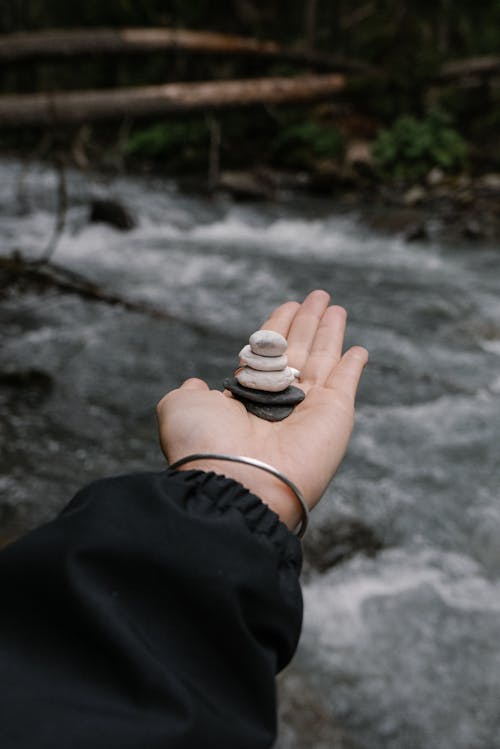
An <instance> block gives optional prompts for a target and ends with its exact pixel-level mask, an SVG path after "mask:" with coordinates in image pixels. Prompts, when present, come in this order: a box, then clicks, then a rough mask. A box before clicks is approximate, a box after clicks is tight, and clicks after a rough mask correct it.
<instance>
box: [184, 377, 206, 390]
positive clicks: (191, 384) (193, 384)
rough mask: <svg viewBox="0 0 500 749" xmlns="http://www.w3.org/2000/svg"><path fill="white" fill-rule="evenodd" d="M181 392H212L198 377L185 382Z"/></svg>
mask: <svg viewBox="0 0 500 749" xmlns="http://www.w3.org/2000/svg"><path fill="white" fill-rule="evenodd" d="M179 390H210V388H209V387H208V385H207V383H206V382H205V381H204V380H200V379H199V378H198V377H190V378H189V379H188V380H184V382H183V383H182V385H181V386H180V388H179Z"/></svg>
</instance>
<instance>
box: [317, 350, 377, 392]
mask: <svg viewBox="0 0 500 749" xmlns="http://www.w3.org/2000/svg"><path fill="white" fill-rule="evenodd" d="M367 362H368V351H367V350H366V349H365V348H363V347H362V346H353V347H352V348H350V349H349V351H346V353H345V354H344V356H343V357H342V359H341V360H340V362H339V363H338V364H337V366H336V367H334V368H333V370H332V372H331V373H330V375H329V376H328V378H327V380H326V387H327V388H330V389H331V390H337V391H338V392H340V393H342V394H343V395H347V397H348V398H349V399H351V400H353V401H354V398H355V397H356V391H357V389H358V385H359V380H360V378H361V374H362V372H363V369H364V368H365V366H366V363H367Z"/></svg>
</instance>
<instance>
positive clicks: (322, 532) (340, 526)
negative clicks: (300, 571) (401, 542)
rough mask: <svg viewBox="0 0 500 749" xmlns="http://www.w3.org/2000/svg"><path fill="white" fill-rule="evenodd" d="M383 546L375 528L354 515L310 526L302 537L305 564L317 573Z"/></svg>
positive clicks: (376, 551)
mask: <svg viewBox="0 0 500 749" xmlns="http://www.w3.org/2000/svg"><path fill="white" fill-rule="evenodd" d="M382 548H383V543H382V541H381V539H380V538H379V537H378V536H377V534H376V533H375V531H374V530H373V529H372V528H370V526H368V525H366V523H363V522H362V521H361V520H358V519H357V518H341V519H338V520H337V521H335V522H334V523H332V524H331V525H328V526H321V527H319V528H311V530H310V531H309V533H308V535H307V536H306V537H305V539H304V555H305V559H306V563H307V564H308V565H309V566H310V567H311V568H312V569H314V570H316V571H317V572H325V571H326V570H328V569H330V567H334V566H335V565H337V564H341V563H342V562H345V561H346V560H347V559H350V558H351V557H352V556H354V555H355V554H360V553H361V554H365V555H367V556H370V557H371V556H375V554H377V553H378V552H379V551H381V550H382Z"/></svg>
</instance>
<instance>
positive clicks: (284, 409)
mask: <svg viewBox="0 0 500 749" xmlns="http://www.w3.org/2000/svg"><path fill="white" fill-rule="evenodd" d="M237 400H239V401H240V402H241V403H243V405H244V406H245V408H246V410H247V411H248V412H249V413H251V414H255V416H258V417H259V419H265V420H266V421H283V419H286V417H287V416H290V414H291V413H292V411H293V406H265V405H264V404H263V403H254V402H253V401H249V400H247V399H246V398H237Z"/></svg>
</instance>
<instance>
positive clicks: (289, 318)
mask: <svg viewBox="0 0 500 749" xmlns="http://www.w3.org/2000/svg"><path fill="white" fill-rule="evenodd" d="M299 308H300V304H299V303H298V302H285V304H281V305H280V306H279V307H276V309H275V310H274V311H273V312H271V315H270V316H269V317H268V318H267V320H266V321H265V322H264V323H262V325H261V327H260V329H261V330H274V332H275V333H280V335H282V336H283V337H284V338H287V336H288V332H289V330H290V327H291V324H292V322H293V319H294V317H295V315H296V313H297V310H298V309H299Z"/></svg>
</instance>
